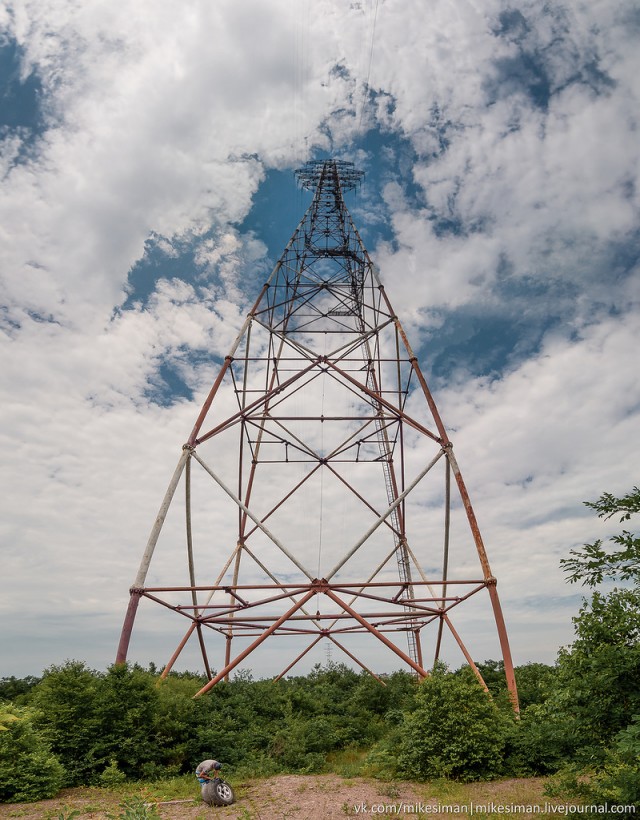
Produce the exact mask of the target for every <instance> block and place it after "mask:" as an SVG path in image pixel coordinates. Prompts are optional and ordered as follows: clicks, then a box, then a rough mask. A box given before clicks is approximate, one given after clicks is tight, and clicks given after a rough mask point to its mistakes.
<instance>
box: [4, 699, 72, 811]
mask: <svg viewBox="0 0 640 820" xmlns="http://www.w3.org/2000/svg"><path fill="white" fill-rule="evenodd" d="M3 715H4V720H3V727H4V730H3V731H1V732H0V801H1V802H4V803H6V802H9V801H13V802H16V803H18V802H29V801H33V800H43V799H45V798H47V797H53V796H54V795H55V794H57V792H59V791H60V789H61V788H62V784H63V781H64V776H65V772H64V769H63V767H62V765H61V764H60V762H59V761H58V760H57V758H56V757H54V756H53V754H52V752H51V748H50V746H49V744H48V743H47V742H46V741H45V740H44V739H43V738H42V736H41V735H39V734H38V732H37V731H36V730H35V728H34V726H33V723H32V720H33V712H31V711H30V710H29V709H24V708H22V709H21V708H16V707H12V706H3Z"/></svg>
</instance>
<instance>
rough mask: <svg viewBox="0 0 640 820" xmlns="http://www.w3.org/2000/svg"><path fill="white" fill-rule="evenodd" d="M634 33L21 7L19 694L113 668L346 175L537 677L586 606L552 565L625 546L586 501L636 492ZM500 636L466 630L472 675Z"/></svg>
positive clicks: (7, 495)
mask: <svg viewBox="0 0 640 820" xmlns="http://www.w3.org/2000/svg"><path fill="white" fill-rule="evenodd" d="M639 34H640V13H639V12H638V8H637V4H635V3H633V2H631V0H620V2H618V3H611V2H604V0H590V2H588V3H587V2H582V0H567V2H560V0H549V2H547V3H544V4H542V3H539V2H533V0H530V1H527V0H521V1H520V2H513V3H510V2H508V0H486V2H483V3H481V4H480V3H475V2H468V1H467V0H433V2H430V3H423V2H421V0H359V1H358V0H353V2H339V0H314V2H311V0H260V2H258V0H243V2H242V3H238V2H237V0H217V2H216V3H211V2H205V0H186V2H182V3H179V4H178V3H175V2H169V0H154V2H153V3H151V2H149V0H123V2H121V3H117V4H114V3H110V2H107V1H106V0H82V1H81V0H72V1H71V2H70V1H69V0H44V2H43V0H5V3H4V4H2V5H0V173H1V175H2V185H1V186H0V288H1V291H0V345H1V347H2V352H1V358H0V363H1V364H0V390H1V399H0V437H1V443H2V459H3V469H2V472H1V478H0V480H1V482H2V488H1V491H0V505H1V516H0V532H1V537H0V549H1V551H2V570H1V573H0V613H1V617H2V629H1V634H0V676H8V675H16V676H24V675H31V674H33V675H38V674H40V673H41V671H42V670H43V669H45V668H47V667H49V666H50V665H52V664H60V663H63V662H64V661H65V660H66V659H69V658H76V659H80V660H84V661H86V662H87V664H88V665H89V666H91V667H92V668H96V669H104V668H106V667H107V666H108V665H109V664H110V663H112V662H113V660H114V658H115V651H116V646H117V641H118V637H119V633H120V628H121V624H122V619H123V616H124V611H125V608H126V605H127V601H128V590H129V587H130V585H131V583H132V581H133V579H134V577H135V574H136V571H137V567H138V563H139V561H140V556H141V554H142V551H143V549H144V545H145V543H146V540H147V536H148V533H149V530H150V528H151V525H152V524H153V521H154V519H155V516H156V514H157V511H158V507H159V504H160V502H161V500H162V496H163V494H164V491H165V489H166V486H167V484H168V481H169V479H170V476H171V473H172V472H173V469H174V467H175V463H176V461H177V459H178V457H179V454H180V451H181V447H182V444H183V442H184V441H185V440H186V438H187V437H188V434H189V432H190V431H191V428H192V426H193V423H194V421H195V418H196V416H197V414H198V411H199V408H200V406H201V404H202V401H203V400H204V397H205V396H206V393H207V392H208V389H209V387H210V385H211V384H212V382H213V379H214V378H215V375H216V372H217V369H218V367H219V366H220V362H221V361H222V359H223V357H224V356H225V354H226V353H227V351H228V349H229V348H230V346H231V344H232V342H233V340H234V338H235V337H236V334H237V332H238V329H239V328H240V326H241V324H242V322H243V320H244V316H245V315H246V313H247V310H248V309H249V306H250V305H251V303H252V301H253V300H254V299H255V297H256V294H257V292H258V290H259V288H260V286H261V285H262V283H263V282H264V280H265V279H266V277H267V276H268V273H269V271H270V270H271V269H272V267H273V265H274V263H275V262H276V260H277V258H278V256H279V255H280V252H281V251H282V249H283V247H284V245H285V244H286V242H287V240H288V238H289V237H290V235H291V234H292V232H293V230H294V228H295V227H296V225H297V224H298V221H299V220H300V218H301V217H302V215H303V213H304V211H305V209H306V208H307V206H308V204H309V201H310V195H309V193H308V192H305V191H302V190H300V189H299V188H298V187H297V186H296V183H295V178H294V175H293V172H294V170H295V169H296V168H298V167H300V165H301V164H302V163H304V162H305V161H306V160H308V159H317V158H324V157H331V156H333V157H339V158H341V159H346V160H349V161H353V162H355V163H356V165H357V167H358V168H361V169H362V170H363V171H364V172H365V175H366V176H365V181H364V183H363V185H362V187H361V188H360V190H359V191H358V192H357V193H354V194H350V195H349V196H348V198H347V206H348V207H349V209H350V211H351V213H352V215H353V217H354V220H355V222H356V224H357V225H358V227H359V229H360V232H361V235H362V238H363V240H364V243H365V245H366V246H367V248H368V250H369V252H370V254H371V256H372V258H373V259H374V261H375V263H376V265H377V267H378V268H379V271H380V276H381V279H382V281H383V282H384V284H385V287H386V290H387V293H388V295H389V297H390V299H391V301H392V304H393V306H394V308H395V309H396V311H397V313H398V315H399V317H400V319H401V321H402V322H403V325H404V327H405V329H406V331H407V333H408V336H409V338H410V340H411V342H412V346H413V348H414V350H415V351H416V353H417V355H418V357H419V359H420V362H421V366H422V369H423V371H424V372H425V374H426V376H427V379H428V380H429V384H430V386H431V389H432V392H433V394H434V396H435V400H436V402H437V404H438V407H439V409H440V412H441V415H442V417H443V419H444V422H445V425H446V427H447V429H448V430H449V433H450V436H451V438H452V440H453V442H454V445H455V451H456V454H457V458H458V461H459V463H460V466H461V468H462V470H463V474H464V477H465V480H466V483H467V486H468V488H469V492H470V495H471V499H472V502H473V504H474V507H475V511H476V515H477V517H478V520H479V523H480V528H481V530H482V533H483V537H484V541H485V543H486V546H487V551H488V554H489V558H490V561H491V566H492V569H493V572H494V574H495V576H496V577H497V578H498V589H499V592H500V597H501V600H502V605H503V609H504V614H505V619H506V623H507V628H508V631H509V637H510V641H511V646H512V651H513V656H514V661H515V662H516V664H522V663H527V662H530V661H540V662H544V663H553V662H554V660H555V658H556V655H557V651H558V648H559V647H560V646H564V645H567V644H569V643H570V642H571V639H572V634H573V633H572V623H571V619H572V617H573V616H574V615H575V614H576V613H577V611H578V609H579V607H580V603H581V600H582V596H583V594H584V590H582V589H580V588H579V587H575V586H569V585H568V584H567V583H566V582H565V579H564V577H563V573H562V572H561V569H560V565H559V561H560V559H561V558H562V557H566V556H567V554H568V551H569V550H570V549H575V548H576V547H579V546H580V545H581V544H583V543H585V542H587V541H592V540H594V539H595V538H598V537H606V536H607V535H608V534H609V533H611V532H612V531H615V524H616V522H608V523H607V522H601V521H599V520H598V519H596V518H595V517H594V515H593V513H592V512H591V511H589V510H588V509H587V508H586V507H585V506H584V504H583V502H584V501H586V500H594V499H596V498H597V497H598V496H599V495H600V494H601V493H602V492H604V491H608V492H612V493H614V494H623V493H626V492H628V491H629V490H630V489H631V488H632V487H633V486H634V485H635V484H637V483H638V473H637V463H638V457H637V446H638V442H639V441H640V379H639V378H638V376H639V373H638V356H637V350H638V347H639V341H640V322H639V302H640V285H639V277H638V273H639V252H640V230H639V228H638V225H639V224H640V222H639V219H638V217H639V210H640V187H639V183H640V180H639V172H640V164H639V142H638V126H639V122H638V119H639V113H638V112H639V111H640V105H639V102H640V101H639V99H638V98H639V96H640V83H639V81H638V79H637V78H638V77H639V76H640V49H639V48H638V40H639ZM142 609H143V607H142V606H141V610H142ZM484 626H486V625H483V624H482V623H480V622H478V623H474V622H472V621H466V622H465V620H464V618H463V617H462V615H461V620H460V627H461V629H462V630H463V631H464V630H466V632H465V634H466V635H467V636H468V638H469V640H468V644H469V646H470V647H471V648H472V650H473V654H474V657H475V658H476V659H477V660H484V659H487V658H491V657H497V652H498V650H497V648H496V641H495V635H494V634H493V630H491V629H485V628H484ZM166 630H169V631H170V628H169V627H167V628H166V629H165V626H164V622H162V623H160V622H158V621H154V620H153V618H152V617H151V610H148V611H145V612H141V615H140V616H139V620H138V622H137V624H136V632H135V633H134V640H133V641H132V646H131V652H130V659H131V660H135V661H139V662H141V663H145V664H146V663H149V662H152V661H153V662H155V663H157V664H159V665H161V664H162V663H164V662H165V661H166V659H167V657H168V655H169V654H170V653H171V651H172V650H173V646H174V644H173V643H171V640H170V637H169V635H168V632H167V631H166ZM277 651H278V650H276V649H273V650H271V649H270V650H269V651H266V652H265V654H264V656H263V657H262V659H261V660H260V665H259V666H258V667H256V666H255V665H254V664H253V663H252V662H250V661H249V662H248V664H247V667H248V668H250V669H252V671H253V674H254V675H255V676H262V675H269V674H274V673H276V672H278V671H280V669H281V659H280V658H278V657H277ZM325 660H326V655H325V652H324V650H318V653H316V654H315V655H314V654H312V655H310V656H309V657H308V658H307V659H306V660H305V663H304V664H301V666H300V668H299V669H297V670H296V671H299V672H301V673H302V672H305V671H307V670H308V668H309V666H310V665H312V664H313V663H317V662H320V663H322V662H324V661H325ZM333 660H336V661H341V660H343V658H341V657H339V655H338V654H337V653H335V652H334V654H333ZM447 660H449V661H450V663H452V665H453V666H457V665H459V664H460V663H461V662H462V658H461V657H458V656H456V655H455V653H452V655H451V657H450V658H447ZM181 662H182V663H183V664H184V665H186V667H187V668H196V667H197V665H198V659H197V657H196V656H195V655H194V656H190V655H188V654H187V655H185V657H184V658H183V660H182V661H181ZM371 662H372V663H373V664H374V665H375V664H378V667H377V668H379V670H380V671H389V670H390V669H393V668H397V663H396V659H395V658H394V657H391V658H389V657H387V656H386V655H383V654H381V653H380V652H379V651H378V654H377V655H376V656H375V657H374V658H373V659H372V661H371ZM305 664H306V666H305Z"/></svg>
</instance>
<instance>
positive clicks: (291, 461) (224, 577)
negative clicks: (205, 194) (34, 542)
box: [117, 159, 517, 708]
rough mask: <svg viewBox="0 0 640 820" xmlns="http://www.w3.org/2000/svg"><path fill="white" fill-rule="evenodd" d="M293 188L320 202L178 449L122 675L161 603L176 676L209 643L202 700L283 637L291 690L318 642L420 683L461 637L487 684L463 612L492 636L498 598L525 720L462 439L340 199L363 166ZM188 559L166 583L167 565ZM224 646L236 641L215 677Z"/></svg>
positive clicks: (124, 640)
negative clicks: (458, 622) (178, 629)
mask: <svg viewBox="0 0 640 820" xmlns="http://www.w3.org/2000/svg"><path fill="white" fill-rule="evenodd" d="M296 175H297V177H298V180H299V182H300V183H301V185H302V186H303V188H306V189H308V190H310V191H313V201H312V203H311V205H310V206H309V209H308V210H307V212H306V214H305V215H304V217H303V219H302V221H301V222H300V224H299V225H298V227H297V228H296V230H295V231H294V233H293V236H292V237H291V239H290V240H289V243H288V245H287V246H286V248H285V250H284V252H283V254H282V256H281V257H280V259H279V261H278V263H277V265H276V266H275V268H274V270H273V272H272V274H271V276H270V277H269V279H268V280H267V282H266V283H265V284H264V286H263V287H262V290H261V291H260V295H259V296H258V298H257V300H256V303H255V305H254V306H253V308H252V309H251V311H250V313H249V314H248V316H247V319H246V321H245V323H244V325H243V327H242V329H241V331H240V333H239V334H238V337H237V339H236V341H235V342H234V344H233V345H232V347H231V350H230V351H229V354H228V355H227V356H226V358H225V360H224V362H223V364H222V367H221V368H220V370H219V372H218V375H217V377H216V379H215V381H214V383H213V386H212V388H211V390H210V392H209V395H208V396H207V399H206V401H205V403H204V405H203V407H202V410H201V411H200V414H199V416H198V418H197V420H196V423H195V426H194V428H193V430H192V432H191V435H190V436H189V438H188V440H187V443H186V444H185V445H184V447H183V449H182V454H181V456H180V460H179V462H178V466H177V467H176V470H175V472H174V474H173V477H172V479H171V482H170V484H169V488H168V490H167V492H166V495H165V497H164V499H163V502H162V504H161V507H160V511H159V513H158V516H157V518H156V521H155V523H154V526H153V528H152V531H151V535H150V537H149V541H148V543H147V547H146V549H145V551H144V555H143V558H142V562H141V564H140V569H139V571H138V574H137V576H136V579H135V581H134V584H133V586H132V588H131V598H130V603H129V608H128V610H127V614H126V618H125V622H124V626H123V630H122V636H121V639H120V646H119V650H118V657H117V661H118V662H124V661H125V660H126V657H127V651H128V646H129V640H130V637H131V632H132V628H133V623H134V619H135V615H136V611H137V608H138V604H139V601H140V599H141V598H147V599H149V600H151V601H154V602H156V603H158V604H160V605H162V606H163V607H165V608H168V609H169V610H171V611H173V612H175V613H177V614H179V615H180V616H181V617H183V618H184V619H185V624H186V627H187V628H186V632H185V635H184V638H183V639H182V641H180V643H179V644H178V646H177V648H176V650H175V652H174V653H173V655H172V657H171V659H170V660H169V662H168V664H167V666H166V668H165V674H166V673H167V672H168V671H169V669H170V668H171V667H172V666H173V664H174V663H175V661H176V659H177V657H178V655H179V654H180V652H181V651H182V649H183V648H184V646H185V645H186V643H187V642H188V641H189V640H190V639H191V638H192V637H193V638H194V639H195V640H197V641H198V643H199V647H200V651H201V654H202V659H203V663H204V668H205V670H206V673H207V676H208V678H209V682H208V683H207V684H206V685H205V686H204V687H203V688H202V689H201V690H200V692H199V693H198V694H202V693H204V692H205V691H207V690H208V689H210V688H211V687H212V686H214V685H215V684H216V683H218V682H219V681H221V680H223V679H225V678H227V676H228V675H229V673H230V672H231V671H232V670H233V669H234V668H235V667H236V666H237V665H238V664H240V663H241V662H242V661H243V660H244V659H245V658H246V657H248V656H249V655H250V654H251V653H253V652H254V651H256V650H258V648H259V647H260V646H261V645H262V644H263V643H264V641H265V640H266V639H267V638H269V637H273V638H275V637H279V638H281V642H280V644H279V649H280V653H281V657H282V659H283V664H284V665H285V668H284V670H283V671H282V673H281V675H280V676H279V677H281V676H282V675H284V674H286V673H287V672H288V671H289V670H290V669H291V668H292V667H293V666H294V665H295V664H296V663H297V662H298V661H299V660H300V659H301V658H302V657H304V656H305V655H306V654H307V652H309V651H310V650H311V649H312V648H313V647H314V646H315V645H316V644H317V643H319V642H320V641H322V640H323V639H324V640H326V641H330V642H331V644H332V646H335V647H336V648H337V649H339V650H340V651H341V652H343V653H345V654H346V655H347V656H348V657H349V658H350V659H351V660H352V661H353V662H355V663H357V664H359V665H360V666H362V667H363V668H365V669H367V671H371V670H370V669H369V668H368V667H367V665H366V664H365V663H364V662H363V660H362V657H363V656H365V657H366V656H367V653H369V654H370V653H371V649H372V645H373V646H376V647H379V652H380V653H389V652H392V653H395V655H396V656H397V657H398V658H399V659H400V660H401V661H402V662H403V664H406V665H407V666H408V667H410V668H411V669H413V670H414V671H415V673H416V674H417V675H419V676H421V677H425V676H426V675H428V666H429V665H430V663H431V661H430V662H429V664H427V662H426V651H427V650H428V654H429V657H430V658H432V659H437V658H438V657H439V656H440V653H441V647H442V643H443V640H449V641H453V642H454V643H455V644H457V645H458V646H459V647H460V650H461V651H462V653H463V655H464V657H465V659H466V660H467V662H468V663H469V664H470V665H471V667H472V668H473V670H474V671H475V673H476V675H477V676H478V677H479V679H480V680H481V681H482V678H481V677H480V673H479V671H478V669H477V668H476V666H475V664H474V662H473V659H472V656H471V655H470V653H469V651H468V650H467V648H466V645H465V643H464V642H463V639H462V637H461V636H460V634H459V633H458V630H457V629H456V628H454V624H453V620H455V613H454V614H452V612H453V610H456V609H457V608H458V607H459V606H460V605H462V604H464V605H465V608H466V607H470V606H471V605H472V604H473V605H474V606H475V607H476V608H475V609H474V613H475V612H476V611H477V612H479V613H481V614H479V615H478V616H477V618H476V616H475V615H474V619H476V620H477V621H478V623H482V619H483V618H484V617H485V615H484V614H482V612H483V611H484V609H486V603H485V604H482V601H481V600H480V599H484V600H485V601H486V598H485V595H484V594H488V599H489V603H490V610H489V611H490V612H492V613H493V620H494V622H495V628H497V635H498V638H499V643H500V649H501V652H502V657H503V659H504V665H505V671H506V678H507V685H508V688H509V691H510V693H511V697H512V700H513V703H514V707H515V708H517V693H516V684H515V679H514V675H513V664H512V661H511V654H510V650H509V643H508V639H507V633H506V629H505V625H504V620H503V617H502V612H501V608H500V602H499V599H498V592H497V588H496V579H495V578H494V577H493V575H492V573H491V570H490V567H489V561H488V559H487V554H486V551H485V547H484V544H483V542H482V538H481V535H480V530H479V528H478V524H477V522H476V518H475V515H474V512H473V509H472V506H471V502H470V500H469V495H468V493H467V489H466V486H465V484H464V481H463V479H462V475H461V473H460V469H459V467H458V464H457V461H456V459H455V456H454V454H453V447H452V444H451V441H450V439H449V437H448V435H447V432H446V430H445V428H444V425H443V423H442V420H441V418H440V415H439V413H438V410H437V408H436V405H435V402H434V400H433V397H432V395H431V393H430V391H429V388H428V387H427V383H426V381H425V378H424V376H423V374H422V371H421V369H420V366H419V364H418V361H417V359H416V357H415V355H414V353H413V351H412V349H411V347H410V345H409V342H408V340H407V338H406V335H405V332H404V330H403V328H402V325H401V323H400V321H399V319H398V317H397V316H396V314H395V311H394V310H393V308H392V307H391V303H390V301H389V299H388V297H387V294H386V291H385V288H384V286H383V285H382V284H381V283H380V280H379V277H378V273H377V271H376V269H375V267H374V265H373V263H372V261H371V259H370V258H369V254H368V253H367V251H366V249H365V247H364V245H363V244H362V241H361V239H360V236H359V234H358V231H357V230H356V227H355V225H354V224H353V221H352V219H351V216H350V214H349V212H348V210H347V208H346V206H345V203H344V199H343V194H344V192H345V191H349V190H351V189H353V188H355V187H356V186H357V185H358V183H359V182H360V180H361V177H362V172H360V171H358V170H356V169H355V168H354V167H353V164H352V163H349V162H343V161H340V160H334V159H329V160H317V161H313V162H308V163H307V164H306V165H305V166H304V167H303V168H301V169H300V170H298V171H297V172H296ZM452 477H453V481H452V480H451V479H452ZM179 485H182V486H183V489H182V491H181V493H180V494H179V495H178V494H176V490H177V489H178V486H179ZM452 490H457V492H455V491H452ZM176 506H178V507H179V508H180V510H181V511H182V512H180V514H179V516H178V517H177V518H176V516H175V515H174V516H173V518H171V516H170V515H169V513H170V509H173V508H174V507H176ZM180 522H182V523H180ZM167 530H169V532H168V533H167ZM181 530H182V532H180V531H181ZM161 535H162V538H161ZM160 541H162V548H163V558H162V559H160V558H159V554H158V555H156V556H155V561H156V562H155V563H154V577H157V576H161V577H166V575H164V573H167V572H169V573H170V576H169V579H168V580H169V582H170V583H168V584H166V583H165V584H164V585H155V586H149V585H147V577H148V572H149V568H150V565H151V561H152V558H154V553H155V552H156V547H157V546H159V544H160ZM179 541H182V546H181V547H178V542H179ZM178 549H179V550H180V553H181V554H182V555H183V558H181V559H180V562H181V563H180V567H181V568H180V569H179V570H172V569H171V568H170V563H171V561H170V560H169V559H166V558H165V557H164V556H166V555H168V556H169V558H173V559H175V557H176V555H179V554H180V553H178V552H177V550H178ZM474 567H475V569H474ZM177 573H180V574H177ZM180 578H183V579H184V580H183V582H182V583H181V584H180V583H179V579H180ZM485 591H486V592H485ZM481 593H484V594H481ZM479 600H480V609H478V601H479ZM492 628H494V627H492ZM210 638H213V640H212V641H210V640H209V639H210ZM285 638H288V639H289V640H288V641H287V640H285ZM210 644H211V645H212V646H213V647H214V649H215V646H216V645H218V646H222V645H223V644H224V646H225V651H224V660H223V662H222V664H221V667H220V671H218V672H217V673H214V672H212V671H211V666H210V661H209V658H210V650H208V648H207V647H208V646H209V645H210ZM292 645H293V648H292ZM301 647H302V651H299V650H300V648H301ZM296 652H297V654H296ZM378 657H381V655H377V656H376V659H377V658H378ZM369 664H370V665H373V664H371V662H369ZM371 674H374V673H373V672H371Z"/></svg>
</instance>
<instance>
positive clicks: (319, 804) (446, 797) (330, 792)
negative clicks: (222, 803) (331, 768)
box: [0, 775, 562, 820]
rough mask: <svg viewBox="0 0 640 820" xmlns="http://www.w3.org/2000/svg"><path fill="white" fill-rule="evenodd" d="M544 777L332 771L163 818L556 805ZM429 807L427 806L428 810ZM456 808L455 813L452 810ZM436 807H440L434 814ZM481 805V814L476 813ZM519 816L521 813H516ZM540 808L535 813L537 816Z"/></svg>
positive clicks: (18, 812)
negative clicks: (422, 779) (407, 776)
mask: <svg viewBox="0 0 640 820" xmlns="http://www.w3.org/2000/svg"><path fill="white" fill-rule="evenodd" d="M544 783H545V781H544V779H543V778H522V779H518V780H504V781H497V782H492V783H475V784H470V785H467V786H457V785H455V784H454V785H452V786H451V787H449V788H448V787H447V786H446V785H443V784H436V785H432V784H428V783H407V782H382V781H380V780H373V779H369V778H364V777H354V778H349V779H343V778H340V777H337V776H336V775H280V776H278V777H271V778H268V779H267V780H252V781H249V782H246V783H238V784H237V785H236V784H234V786H235V788H236V797H237V801H236V803H235V804H234V805H233V806H227V807H220V808H214V807H209V806H206V805H205V804H204V803H202V802H200V801H195V800H194V801H189V802H184V801H180V802H175V803H163V804H160V805H159V806H158V808H159V811H160V815H161V817H162V818H163V820H343V819H344V818H345V817H394V818H395V817H411V818H414V820H415V819H416V818H418V817H423V818H424V817H434V818H437V817H446V818H447V820H451V817H452V815H454V816H455V815H458V816H459V815H462V816H464V815H467V816H468V815H469V814H470V810H469V809H470V805H471V804H473V808H474V815H476V816H477V815H479V814H482V813H484V815H485V817H486V816H496V817H497V816H502V815H503V814H504V813H512V812H505V810H504V809H502V810H500V808H496V807H500V806H505V807H513V806H515V805H518V806H531V805H539V806H540V807H541V808H542V811H543V812H544V808H543V807H544V806H545V804H555V805H558V804H561V803H562V801H560V800H551V799H550V798H547V797H545V796H544ZM121 800H122V797H121V796H118V795H116V794H114V793H110V792H108V791H105V790H102V789H89V788H87V789H67V790H65V791H63V792H61V793H60V795H58V796H57V797H56V798H54V799H52V800H43V801H40V802H39V803H12V804H10V803H5V804H0V818H20V820H58V818H59V817H60V816H62V817H64V816H65V815H66V814H68V813H69V812H70V811H71V810H73V809H77V810H78V811H80V815H79V817H78V820H104V818H106V817H107V815H108V813H109V812H111V813H114V814H116V816H117V815H118V814H119V811H118V803H119V802H120V801H121ZM427 806H428V808H427ZM453 806H456V807H458V809H457V810H454V809H453V808H452V807H453ZM439 807H449V808H448V810H447V809H446V808H445V809H444V810H443V811H441V812H440V811H438V808H439ZM483 809H485V810H486V811H484V812H483ZM520 813H523V812H522V811H521V812H520ZM544 816H545V814H544V813H540V814H537V817H538V818H543V817H544Z"/></svg>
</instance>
